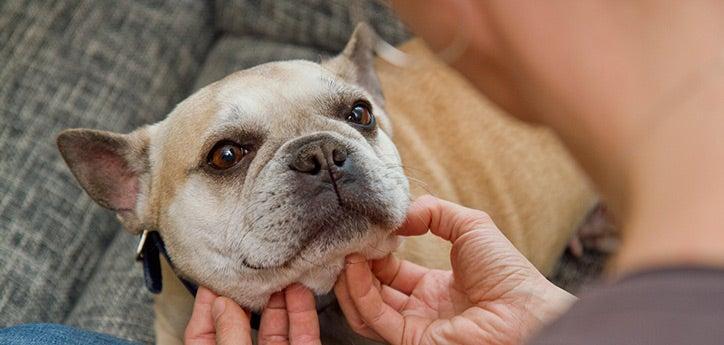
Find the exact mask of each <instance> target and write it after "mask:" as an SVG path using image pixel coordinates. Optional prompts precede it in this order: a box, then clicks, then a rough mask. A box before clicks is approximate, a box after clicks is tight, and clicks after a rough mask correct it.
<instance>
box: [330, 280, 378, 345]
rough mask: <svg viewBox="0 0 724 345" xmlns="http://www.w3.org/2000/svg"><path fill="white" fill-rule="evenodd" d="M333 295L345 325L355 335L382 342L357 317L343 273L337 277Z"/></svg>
mask: <svg viewBox="0 0 724 345" xmlns="http://www.w3.org/2000/svg"><path fill="white" fill-rule="evenodd" d="M334 294H335V296H336V297H337V303H339V307H340V309H342V314H343V315H344V318H345V319H347V324H348V325H349V327H350V328H352V330H353V331H355V333H357V334H359V335H361V336H363V337H366V338H370V339H373V340H376V341H379V342H382V341H384V339H382V337H380V335H379V334H377V333H375V331H373V330H372V329H371V328H369V327H368V326H367V324H365V322H364V321H363V320H362V317H361V316H360V315H359V312H358V311H357V307H356V306H355V305H354V302H353V301H352V296H350V295H349V286H348V285H347V278H345V274H344V272H343V273H342V274H340V275H339V277H338V278H337V282H336V283H335V284H334Z"/></svg>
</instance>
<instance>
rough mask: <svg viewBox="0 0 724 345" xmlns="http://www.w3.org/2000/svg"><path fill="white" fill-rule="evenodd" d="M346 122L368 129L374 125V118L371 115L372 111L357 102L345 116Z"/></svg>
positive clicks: (365, 105)
mask: <svg viewBox="0 0 724 345" xmlns="http://www.w3.org/2000/svg"><path fill="white" fill-rule="evenodd" d="M346 120H347V121H348V122H351V123H354V124H357V125H360V126H364V127H370V126H372V124H374V123H375V116H374V115H372V110H370V107H369V106H368V105H367V104H365V103H362V102H357V103H355V104H354V105H353V106H352V109H351V110H350V112H349V114H347V118H346Z"/></svg>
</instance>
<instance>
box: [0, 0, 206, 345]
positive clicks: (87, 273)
mask: <svg viewBox="0 0 724 345" xmlns="http://www.w3.org/2000/svg"><path fill="white" fill-rule="evenodd" d="M211 20H212V10H211V7H210V4H209V3H206V2H203V1H175V0H168V1H139V2H134V1H96V0H89V1H33V0H28V1H18V0H9V1H0V42H2V44H0V152H2V156H1V157H0V278H1V280H0V281H1V283H0V326H5V325H11V324H16V323H21V322H30V321H33V322H68V323H73V324H77V325H81V326H83V327H86V328H90V329H94V330H98V331H102V332H109V333H111V334H116V335H120V336H123V337H126V338H129V339H134V340H141V341H150V340H151V339H152V331H151V330H150V328H149V327H150V324H151V323H150V322H149V320H151V317H152V316H151V309H150V305H149V301H150V296H149V294H147V293H146V292H145V290H144V289H143V287H142V278H141V274H142V272H141V271H140V270H139V267H138V266H135V265H134V262H133V257H132V249H129V250H118V249H119V248H118V247H120V246H124V244H125V246H126V247H129V246H132V243H131V242H132V241H133V238H131V236H130V235H128V234H127V233H124V232H122V231H121V230H120V227H119V225H118V222H117V221H116V220H115V216H114V215H113V214H112V213H111V212H109V211H106V210H102V209H101V208H100V207H98V206H96V205H95V204H94V203H93V202H92V201H91V200H90V198H88V197H87V196H86V195H85V193H84V192H83V191H82V190H81V189H80V187H79V186H78V184H77V183H76V182H75V180H74V179H73V177H72V176H71V174H70V172H69V170H68V169H67V168H66V167H65V164H64V163H63V162H62V159H61V157H60V155H59V154H58V151H57V149H56V147H55V136H56V135H57V133H58V132H59V131H60V130H62V129H63V128H68V127H92V128H99V129H107V130H114V131H129V130H131V129H133V128H135V127H137V126H139V125H142V124H144V123H149V122H154V121H157V120H159V119H161V118H163V117H164V115H165V114H166V113H167V112H168V111H169V110H170V109H171V108H172V107H173V105H174V104H175V103H177V102H178V101H179V100H181V99H182V98H183V97H184V95H185V94H187V93H188V91H189V90H190V88H191V84H192V82H193V80H194V79H195V77H196V74H197V72H198V69H199V67H200V65H201V63H202V62H203V59H204V57H205V56H206V52H207V50H208V47H209V46H210V44H211V42H212V37H213V34H214V30H213V25H212V24H213V23H212V21H211ZM129 248H130V247H129ZM86 298H90V300H86ZM92 301H95V302H96V303H95V304H94V303H93V302H92ZM141 302H142V303H141ZM138 304H143V306H144V307H143V309H141V310H137V313H134V314H131V313H130V311H131V310H135V308H136V305H138ZM109 308H111V309H113V308H115V309H114V310H110V309H109ZM139 315H140V317H139Z"/></svg>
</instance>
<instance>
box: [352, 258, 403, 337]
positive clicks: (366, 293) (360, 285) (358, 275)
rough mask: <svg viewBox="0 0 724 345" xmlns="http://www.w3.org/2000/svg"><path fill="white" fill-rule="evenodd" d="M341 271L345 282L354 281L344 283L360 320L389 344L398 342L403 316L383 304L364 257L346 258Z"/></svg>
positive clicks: (400, 335) (401, 333)
mask: <svg viewBox="0 0 724 345" xmlns="http://www.w3.org/2000/svg"><path fill="white" fill-rule="evenodd" d="M344 274H345V279H346V280H347V281H348V282H355V283H354V284H348V285H347V287H348V291H349V296H350V298H351V299H352V302H353V303H354V306H355V307H356V310H357V311H358V312H359V315H360V317H361V319H362V320H363V321H364V323H365V324H367V325H368V326H369V327H370V328H371V329H372V330H374V331H375V332H376V333H377V334H379V335H380V336H381V337H382V338H383V339H385V340H386V341H387V342H389V343H391V344H393V345H397V344H401V343H402V336H403V332H404V328H405V321H404V318H403V316H402V315H401V314H400V313H399V312H398V311H397V310H395V309H394V308H392V307H391V306H389V305H388V304H387V303H385V301H384V299H383V298H382V295H381V294H380V291H379V289H378V288H377V287H376V286H375V284H374V281H375V279H374V276H373V275H372V271H371V270H370V267H369V265H368V264H367V262H366V261H365V260H364V258H363V257H362V256H361V255H359V254H353V255H350V256H349V257H347V261H346V268H345V270H344Z"/></svg>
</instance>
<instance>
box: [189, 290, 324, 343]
mask: <svg viewBox="0 0 724 345" xmlns="http://www.w3.org/2000/svg"><path fill="white" fill-rule="evenodd" d="M249 320H250V319H249V313H248V312H246V311H244V310H243V309H242V308H241V307H240V306H239V305H238V304H236V302H234V301H232V300H231V299H229V298H226V297H219V296H217V295H216V294H214V293H213V292H212V291H211V290H209V289H206V288H204V287H199V290H198V292H197V293H196V301H195V302H194V311H193V313H192V314H191V320H190V321H189V324H188V326H186V333H185V335H184V343H185V344H187V345H211V344H221V345H251V344H252V341H251V326H250V324H249ZM257 338H258V340H259V344H260V345H284V344H292V345H319V344H321V342H320V340H319V320H318V318H317V309H316V307H315V302H314V295H312V292H311V291H309V289H307V288H305V287H303V286H302V285H299V284H294V285H291V286H289V287H287V288H286V289H284V291H282V292H277V293H275V294H273V295H272V296H271V298H270V299H269V302H268V303H267V305H266V307H264V310H263V311H262V314H261V324H260V326H259V334H258V337H257Z"/></svg>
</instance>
